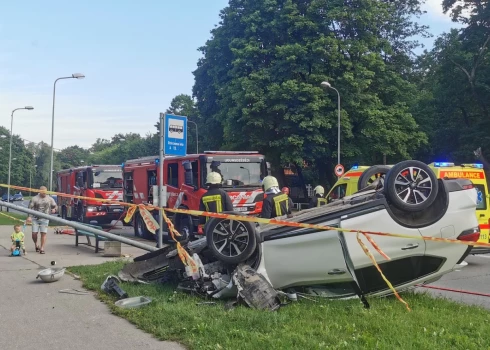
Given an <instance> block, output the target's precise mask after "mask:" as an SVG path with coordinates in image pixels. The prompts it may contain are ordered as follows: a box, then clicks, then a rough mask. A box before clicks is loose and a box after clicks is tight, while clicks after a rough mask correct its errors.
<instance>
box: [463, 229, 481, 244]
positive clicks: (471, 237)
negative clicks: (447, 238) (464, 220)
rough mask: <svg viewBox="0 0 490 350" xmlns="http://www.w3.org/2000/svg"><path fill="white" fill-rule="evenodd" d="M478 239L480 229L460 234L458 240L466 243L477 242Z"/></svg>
mask: <svg viewBox="0 0 490 350" xmlns="http://www.w3.org/2000/svg"><path fill="white" fill-rule="evenodd" d="M479 239H480V227H474V228H472V229H470V230H466V231H463V232H461V234H460V235H459V236H458V240H460V241H467V242H477V241H478V240H479Z"/></svg>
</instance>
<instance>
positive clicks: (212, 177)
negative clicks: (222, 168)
mask: <svg viewBox="0 0 490 350" xmlns="http://www.w3.org/2000/svg"><path fill="white" fill-rule="evenodd" d="M206 184H207V185H218V184H221V175H220V174H219V173H217V172H215V171H212V172H210V173H209V174H208V176H206Z"/></svg>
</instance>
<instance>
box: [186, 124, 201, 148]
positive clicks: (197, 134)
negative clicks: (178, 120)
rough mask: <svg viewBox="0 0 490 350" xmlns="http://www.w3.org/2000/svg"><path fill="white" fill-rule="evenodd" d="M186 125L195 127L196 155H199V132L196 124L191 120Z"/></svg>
mask: <svg viewBox="0 0 490 350" xmlns="http://www.w3.org/2000/svg"><path fill="white" fill-rule="evenodd" d="M187 122H188V123H192V124H194V125H195V126H196V153H197V154H199V132H198V130H197V123H196V122H193V121H191V120H187Z"/></svg>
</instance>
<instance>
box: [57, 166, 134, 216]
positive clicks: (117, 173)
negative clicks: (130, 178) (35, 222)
mask: <svg viewBox="0 0 490 350" xmlns="http://www.w3.org/2000/svg"><path fill="white" fill-rule="evenodd" d="M57 183H58V192H61V193H66V194H71V195H76V196H82V197H89V198H102V199H110V200H112V201H117V202H121V201H122V199H123V191H122V189H123V180H122V169H121V166H120V165H90V166H82V167H77V168H70V169H65V170H61V171H59V172H58V173H57ZM57 201H58V208H59V213H60V215H61V217H62V218H63V219H67V220H77V221H80V222H82V223H94V224H99V225H109V224H111V223H112V221H113V220H120V219H121V217H122V215H123V213H124V212H125V207H124V206H122V205H118V204H108V203H104V202H100V201H95V200H90V199H74V198H68V197H62V196H58V197H57Z"/></svg>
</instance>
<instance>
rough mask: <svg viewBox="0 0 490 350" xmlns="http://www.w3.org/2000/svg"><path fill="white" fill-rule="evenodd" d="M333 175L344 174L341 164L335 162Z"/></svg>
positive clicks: (339, 175)
mask: <svg viewBox="0 0 490 350" xmlns="http://www.w3.org/2000/svg"><path fill="white" fill-rule="evenodd" d="M335 175H337V176H338V177H341V176H342V175H344V166H343V165H342V164H337V165H336V166H335Z"/></svg>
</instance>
